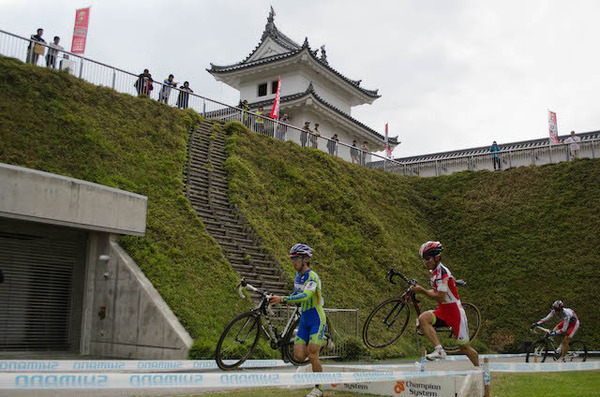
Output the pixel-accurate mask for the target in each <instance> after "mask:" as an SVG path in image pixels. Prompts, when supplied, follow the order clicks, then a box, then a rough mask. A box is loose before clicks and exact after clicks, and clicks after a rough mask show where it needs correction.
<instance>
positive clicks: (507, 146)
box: [394, 131, 600, 162]
mask: <svg viewBox="0 0 600 397" xmlns="http://www.w3.org/2000/svg"><path fill="white" fill-rule="evenodd" d="M569 136H570V135H565V136H562V137H559V142H560V143H562V142H563V141H564V140H565V139H567V138H569ZM577 136H578V137H579V138H581V141H582V142H584V141H586V140H590V139H600V131H592V132H583V133H581V134H577ZM547 145H548V138H540V139H531V140H528V141H520V142H511V143H504V144H502V143H498V146H499V147H500V149H501V150H503V151H509V150H519V149H532V148H536V147H544V146H547ZM490 146H491V144H490V145H488V146H480V147H475V148H470V149H462V150H452V151H448V152H439V153H431V154H424V155H419V156H411V157H401V158H400V157H397V158H394V160H395V161H399V162H414V161H432V160H446V159H451V158H454V157H464V156H469V155H476V154H482V153H489V151H490Z"/></svg>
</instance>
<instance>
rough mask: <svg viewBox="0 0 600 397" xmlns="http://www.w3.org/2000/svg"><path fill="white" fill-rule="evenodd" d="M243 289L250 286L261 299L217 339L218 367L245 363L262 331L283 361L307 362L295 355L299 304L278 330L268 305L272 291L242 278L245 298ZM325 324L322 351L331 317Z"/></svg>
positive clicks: (236, 366)
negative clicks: (264, 289) (262, 288)
mask: <svg viewBox="0 0 600 397" xmlns="http://www.w3.org/2000/svg"><path fill="white" fill-rule="evenodd" d="M244 289H249V290H251V291H253V292H255V293H257V294H258V295H259V297H260V302H259V303H258V304H257V306H256V307H255V308H254V309H252V310H250V311H247V312H245V313H242V314H240V315H239V316H237V317H235V318H234V319H233V320H231V322H230V323H229V324H228V325H227V326H226V327H225V330H224V331H223V333H222V334H221V337H220V338H219V341H218V342H217V349H216V361H217V365H218V366H219V368H221V369H222V370H232V369H235V368H238V367H239V366H240V365H242V364H243V363H244V361H246V360H247V359H248V358H249V357H250V356H251V355H252V352H253V351H254V349H255V348H256V345H257V344H258V340H259V339H260V335H261V330H262V332H264V334H265V336H266V337H267V339H269V340H270V342H271V348H272V349H273V350H281V357H282V359H283V360H284V361H286V362H288V361H289V362H291V363H293V364H294V365H305V364H308V363H309V361H308V359H306V360H303V361H299V360H296V358H295V357H294V341H295V339H296V331H297V329H298V324H299V323H300V306H299V305H295V306H294V310H293V311H292V314H291V315H290V317H289V318H288V320H287V322H286V325H285V327H284V329H283V331H281V332H278V330H277V327H275V326H274V325H273V322H272V321H271V320H272V318H273V317H275V313H274V312H273V310H272V309H271V307H270V306H269V297H270V296H271V294H269V293H268V292H266V291H262V290H260V289H258V288H256V287H254V286H252V285H251V284H248V283H247V282H246V281H245V280H244V279H242V281H241V282H240V284H239V285H238V293H239V295H240V296H241V297H242V298H245V295H244V293H243V290H244ZM263 318H264V319H265V321H264V322H263V321H262V319H263ZM326 324H327V325H326V328H325V337H324V342H323V347H322V348H321V352H323V351H324V350H325V349H326V348H327V346H328V345H329V341H330V339H331V332H332V328H331V324H330V322H329V319H327V323H326Z"/></svg>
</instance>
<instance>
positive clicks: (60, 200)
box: [0, 163, 148, 235]
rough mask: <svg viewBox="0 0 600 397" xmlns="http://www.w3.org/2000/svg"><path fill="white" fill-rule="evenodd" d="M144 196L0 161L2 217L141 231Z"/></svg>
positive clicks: (74, 225) (105, 229) (114, 229)
mask: <svg viewBox="0 0 600 397" xmlns="http://www.w3.org/2000/svg"><path fill="white" fill-rule="evenodd" d="M147 200H148V199H147V198H146V197H144V196H141V195H139V194H135V193H131V192H126V191H124V190H119V189H114V188H111V187H108V186H102V185H98V184H96V183H90V182H86V181H82V180H78V179H73V178H68V177H65V176H61V175H56V174H51V173H48V172H42V171H37V170H32V169H28V168H22V167H16V166H13V165H9V164H2V163H0V217H1V216H4V217H7V218H14V219H22V220H27V221H34V222H43V223H50V224H55V225H62V226H70V227H77V228H83V229H87V230H99V231H105V232H112V233H123V234H135V235H143V234H144V232H145V229H146V207H147Z"/></svg>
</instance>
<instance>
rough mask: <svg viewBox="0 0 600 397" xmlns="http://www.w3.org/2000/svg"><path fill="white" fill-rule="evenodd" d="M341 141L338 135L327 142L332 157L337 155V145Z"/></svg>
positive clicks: (334, 135)
mask: <svg viewBox="0 0 600 397" xmlns="http://www.w3.org/2000/svg"><path fill="white" fill-rule="evenodd" d="M339 141H340V140H339V139H338V135H337V134H333V136H332V137H331V139H330V140H328V141H327V151H328V152H329V154H330V155H332V156H336V155H337V144H338V142H339Z"/></svg>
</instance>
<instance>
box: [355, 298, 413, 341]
mask: <svg viewBox="0 0 600 397" xmlns="http://www.w3.org/2000/svg"><path fill="white" fill-rule="evenodd" d="M409 318H410V306H408V305H407V304H406V303H405V302H404V301H403V300H402V298H400V297H396V298H390V299H387V300H385V301H383V302H381V303H380V304H379V305H378V306H377V307H376V308H375V309H374V310H373V311H372V312H371V314H369V317H367V321H365V325H364V327H363V332H362V337H363V342H364V343H365V345H367V347H369V348H371V349H380V348H382V347H386V346H389V345H391V344H392V343H394V342H395V341H396V340H397V339H398V338H399V337H400V335H402V333H403V332H404V330H405V329H406V326H407V325H408V320H409Z"/></svg>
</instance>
